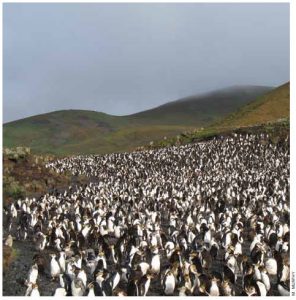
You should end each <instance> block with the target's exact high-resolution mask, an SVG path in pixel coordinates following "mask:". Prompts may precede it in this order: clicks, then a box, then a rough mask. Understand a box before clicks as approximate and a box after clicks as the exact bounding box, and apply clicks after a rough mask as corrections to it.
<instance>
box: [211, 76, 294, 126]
mask: <svg viewBox="0 0 296 300" xmlns="http://www.w3.org/2000/svg"><path fill="white" fill-rule="evenodd" d="M289 116H290V82H288V83H286V84H283V85H281V86H280V87H278V88H276V89H274V90H272V91H270V92H268V93H266V94H265V95H263V96H262V97H260V98H259V99H257V100H256V101H252V102H250V103H248V104H247V105H245V106H243V107H241V108H240V109H239V110H237V111H236V112H234V113H232V114H231V115H229V116H228V117H226V118H225V119H223V120H222V121H221V122H218V123H217V124H216V125H215V126H219V127H242V126H251V125H256V124H264V123H269V122H275V121H278V120H280V119H283V118H289Z"/></svg>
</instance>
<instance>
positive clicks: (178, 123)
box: [3, 86, 271, 155]
mask: <svg viewBox="0 0 296 300" xmlns="http://www.w3.org/2000/svg"><path fill="white" fill-rule="evenodd" d="M270 90H271V88H269V87H259V86H238V87H232V88H228V89H223V90H219V91H215V92H212V93H208V94H204V95H199V96H194V97H188V98H184V99H181V100H178V101H174V102H170V103H167V104H165V105H162V106H159V107H157V108H154V109H151V110H147V111H144V112H141V113H137V114H133V115H129V116H112V115H107V114H104V113H100V112H95V111H84V110H63V111H56V112H51V113H47V114H42V115H37V116H33V117H29V118H25V119H21V120H18V121H14V122H10V123H6V124H4V126H3V146H4V147H16V146H27V147H30V148H31V149H32V151H33V152H35V153H51V154H56V155H70V154H78V153H83V154H88V153H109V152H116V151H127V150H131V149H135V148H136V147H138V146H141V145H145V144H147V143H149V142H150V141H151V140H158V139H162V138H163V137H164V136H166V137H168V138H169V137H173V136H175V135H177V134H179V133H181V132H184V131H190V130H191V131H192V130H193V129H194V128H197V127H201V126H206V125H208V124H210V123H212V122H214V121H217V120H219V119H221V118H222V117H224V116H226V115H227V114H229V113H231V112H233V111H235V110H237V109H238V108H239V107H241V106H242V105H245V104H246V103H249V102H250V101H251V100H253V99H255V98H257V97H259V96H261V95H263V94H265V93H266V92H268V91H270Z"/></svg>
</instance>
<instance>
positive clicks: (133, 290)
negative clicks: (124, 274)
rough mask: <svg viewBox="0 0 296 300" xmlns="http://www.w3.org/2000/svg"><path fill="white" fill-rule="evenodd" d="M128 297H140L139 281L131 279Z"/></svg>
mask: <svg viewBox="0 0 296 300" xmlns="http://www.w3.org/2000/svg"><path fill="white" fill-rule="evenodd" d="M127 295H128V296H139V287H138V279H136V278H131V279H130V280H129V282H128V284H127Z"/></svg>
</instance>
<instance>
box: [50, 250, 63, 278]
mask: <svg viewBox="0 0 296 300" xmlns="http://www.w3.org/2000/svg"><path fill="white" fill-rule="evenodd" d="M50 256H51V261H50V275H51V279H52V280H55V279H56V278H57V277H59V275H60V273H61V269H60V266H59V263H58V262H57V260H56V255H55V254H50Z"/></svg>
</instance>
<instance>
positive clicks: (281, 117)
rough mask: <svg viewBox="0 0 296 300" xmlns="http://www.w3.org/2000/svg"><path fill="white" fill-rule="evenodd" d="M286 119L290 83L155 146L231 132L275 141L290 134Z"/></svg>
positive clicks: (288, 110)
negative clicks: (265, 135) (255, 134)
mask: <svg viewBox="0 0 296 300" xmlns="http://www.w3.org/2000/svg"><path fill="white" fill-rule="evenodd" d="M289 120H290V83H289V82H288V83H286V84H283V85H281V86H280V87H278V88H276V89H274V90H272V91H270V92H268V93H266V94H265V95H263V96H261V97H259V98H258V99H256V100H254V101H252V102H250V103H248V104H247V105H244V106H243V107H241V108H240V109H238V110H237V111H235V112H233V113H231V114H229V115H228V116H226V117H225V118H223V119H222V120H219V121H217V122H215V123H213V124H211V125H210V126H207V127H205V128H203V129H202V130H194V131H191V132H190V131H189V132H186V133H183V134H181V135H179V136H178V137H172V138H170V139H168V140H166V141H164V140H162V141H158V142H156V143H155V144H154V146H155V147H159V146H161V147H163V146H168V145H175V144H185V143H190V142H193V141H196V140H202V139H207V138H210V137H212V136H215V135H220V134H227V133H229V132H232V131H237V132H268V133H270V134H271V135H272V136H274V138H277V137H280V136H285V135H286V134H289V128H290V121H289Z"/></svg>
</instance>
